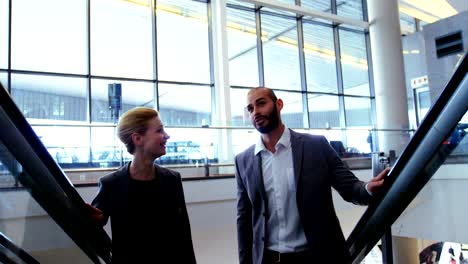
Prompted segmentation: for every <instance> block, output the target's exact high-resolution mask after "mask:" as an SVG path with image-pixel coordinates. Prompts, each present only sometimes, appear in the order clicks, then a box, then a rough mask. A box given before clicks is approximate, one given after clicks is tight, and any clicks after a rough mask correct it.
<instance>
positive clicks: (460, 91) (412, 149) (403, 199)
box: [347, 56, 468, 263]
mask: <svg viewBox="0 0 468 264" xmlns="http://www.w3.org/2000/svg"><path fill="white" fill-rule="evenodd" d="M467 72H468V57H467V56H465V57H464V58H463V60H462V61H461V63H460V64H459V66H458V68H457V69H456V71H455V73H454V74H453V76H452V78H451V79H450V81H449V82H448V84H447V85H446V88H445V89H444V91H443V92H442V94H441V95H440V97H439V98H438V100H437V101H436V102H435V104H434V105H433V106H432V108H431V110H430V111H429V112H428V114H427V116H426V118H425V119H424V121H423V122H422V123H421V125H420V127H419V128H418V130H417V131H416V133H415V135H414V136H413V138H412V139H411V141H410V142H409V144H408V146H407V147H406V148H405V150H404V151H403V153H402V154H401V156H400V157H399V158H398V160H397V162H396V163H395V165H394V167H393V168H392V170H391V171H390V173H389V175H388V177H387V179H386V188H385V191H384V192H383V194H382V195H377V196H376V197H375V201H374V203H373V204H371V205H370V206H369V207H368V209H367V210H366V212H365V213H364V215H363V216H362V217H361V219H360V220H359V222H358V224H357V225H356V227H355V229H354V230H353V231H352V233H351V235H350V236H349V238H348V240H347V245H348V248H349V252H350V254H351V257H352V259H353V263H360V262H361V261H362V259H363V258H364V257H365V256H366V255H367V253H369V252H370V250H371V249H372V248H373V247H374V245H375V244H376V243H377V242H378V240H379V239H380V238H381V237H382V236H383V235H384V233H385V232H386V231H387V230H389V228H390V227H391V225H392V224H393V223H394V222H395V220H396V219H397V218H398V217H399V216H400V214H401V213H402V212H403V211H404V209H405V208H406V207H407V206H408V205H409V203H410V202H411V201H412V200H413V199H414V197H415V196H416V195H417V194H418V192H419V191H420V190H421V189H422V188H423V186H424V185H425V184H426V183H427V182H428V181H429V179H430V178H431V177H432V175H433V174H434V173H435V171H436V170H437V169H438V168H439V167H440V166H441V165H442V163H443V162H444V161H445V160H446V159H447V157H448V156H449V155H450V153H451V152H452V151H453V150H454V149H455V148H456V147H457V144H458V143H459V142H460V141H458V142H457V143H456V144H455V143H454V144H447V142H446V139H447V138H450V135H451V134H452V133H453V131H454V129H455V128H456V126H457V123H458V122H459V120H460V119H461V118H462V117H463V116H464V115H465V114H466V112H467V110H468V74H467Z"/></svg>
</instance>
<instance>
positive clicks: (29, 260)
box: [0, 232, 39, 264]
mask: <svg viewBox="0 0 468 264" xmlns="http://www.w3.org/2000/svg"><path fill="white" fill-rule="evenodd" d="M0 245H2V246H3V247H4V248H5V249H7V250H8V251H9V252H11V253H13V254H14V255H16V256H17V257H18V258H19V259H21V260H22V261H23V262H24V263H26V264H39V261H37V260H36V259H35V258H34V257H32V256H31V255H29V254H28V252H26V251H24V250H23V249H22V248H20V247H19V246H17V245H16V244H15V243H13V242H12V241H11V240H10V239H9V238H8V237H6V236H5V235H4V234H3V233H2V232H0ZM0 253H1V252H0ZM3 257H4V258H5V259H10V258H9V257H8V255H7V254H6V253H5V254H4V256H3ZM7 261H11V262H13V260H11V259H10V260H7ZM3 262H6V261H3ZM3 262H2V258H1V257H0V263H3Z"/></svg>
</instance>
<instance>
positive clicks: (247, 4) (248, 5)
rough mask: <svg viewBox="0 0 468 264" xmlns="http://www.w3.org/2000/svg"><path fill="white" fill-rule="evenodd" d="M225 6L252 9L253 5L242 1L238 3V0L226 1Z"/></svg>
mask: <svg viewBox="0 0 468 264" xmlns="http://www.w3.org/2000/svg"><path fill="white" fill-rule="evenodd" d="M226 3H227V5H228V6H229V5H235V6H243V7H249V8H254V7H255V5H254V4H251V3H246V2H243V1H238V0H227V1H226Z"/></svg>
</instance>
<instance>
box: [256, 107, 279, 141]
mask: <svg viewBox="0 0 468 264" xmlns="http://www.w3.org/2000/svg"><path fill="white" fill-rule="evenodd" d="M266 119H267V120H268V124H267V125H266V126H263V127H259V126H257V125H256V124H255V123H254V126H255V128H256V129H257V130H258V132H260V133H262V134H267V133H270V132H271V131H273V130H274V129H275V128H277V127H278V126H279V114H278V111H277V107H276V104H275V105H274V106H273V111H271V113H270V114H269V115H268V116H267V117H266Z"/></svg>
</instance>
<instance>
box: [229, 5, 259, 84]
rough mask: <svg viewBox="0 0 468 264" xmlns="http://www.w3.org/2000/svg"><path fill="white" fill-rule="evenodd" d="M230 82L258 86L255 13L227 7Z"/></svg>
mask: <svg viewBox="0 0 468 264" xmlns="http://www.w3.org/2000/svg"><path fill="white" fill-rule="evenodd" d="M226 16H227V17H226V20H227V21H226V27H227V35H228V52H229V53H228V57H229V82H230V84H231V85H237V86H251V87H252V86H258V84H259V83H258V63H257V36H256V32H257V31H256V28H255V13H254V12H251V11H243V10H238V9H234V8H227V9H226Z"/></svg>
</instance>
